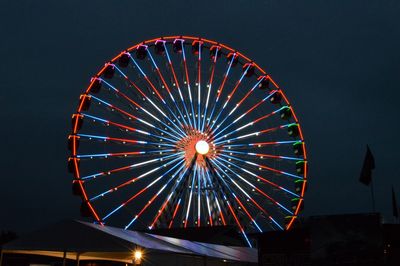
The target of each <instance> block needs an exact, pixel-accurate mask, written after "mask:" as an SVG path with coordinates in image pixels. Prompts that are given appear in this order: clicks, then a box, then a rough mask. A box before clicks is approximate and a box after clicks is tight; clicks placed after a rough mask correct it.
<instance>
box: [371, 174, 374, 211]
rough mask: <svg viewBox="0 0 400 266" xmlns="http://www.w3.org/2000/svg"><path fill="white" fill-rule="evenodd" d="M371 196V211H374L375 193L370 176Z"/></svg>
mask: <svg viewBox="0 0 400 266" xmlns="http://www.w3.org/2000/svg"><path fill="white" fill-rule="evenodd" d="M371 198H372V212H375V194H374V181H373V180H372V178H371Z"/></svg>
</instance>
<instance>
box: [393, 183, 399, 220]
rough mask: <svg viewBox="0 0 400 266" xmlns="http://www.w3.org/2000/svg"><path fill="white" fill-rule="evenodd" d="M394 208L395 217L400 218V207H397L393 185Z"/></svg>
mask: <svg viewBox="0 0 400 266" xmlns="http://www.w3.org/2000/svg"><path fill="white" fill-rule="evenodd" d="M392 209H393V217H396V218H399V209H398V208H397V202H396V195H395V194H394V188H393V187H392Z"/></svg>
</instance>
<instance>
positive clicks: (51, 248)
mask: <svg viewBox="0 0 400 266" xmlns="http://www.w3.org/2000/svg"><path fill="white" fill-rule="evenodd" d="M136 250H141V252H142V253H143V259H142V260H141V264H142V265H156V264H160V263H159V262H160V261H162V263H163V265H164V266H166V265H186V264H190V265H193V266H194V265H219V264H222V263H223V264H226V263H231V264H234V265H247V264H249V263H257V260H258V258H257V250H256V249H253V248H247V247H233V246H223V245H216V244H209V243H202V242H196V241H189V240H184V239H177V238H172V237H166V236H160V235H155V234H150V233H144V232H138V231H130V230H123V229H120V228H115V227H110V226H101V225H97V224H91V223H87V222H82V221H63V222H60V223H57V224H53V225H50V226H48V227H45V228H43V229H41V230H38V231H36V232H33V233H31V234H28V235H26V236H23V237H21V238H18V239H16V240H14V241H12V242H9V243H7V244H5V245H4V246H3V249H2V253H5V254H33V255H44V256H51V257H58V258H63V260H64V261H65V259H72V260H76V262H77V265H79V261H82V260H110V261H119V262H125V263H132V261H133V254H134V251H136ZM0 265H1V262H0Z"/></svg>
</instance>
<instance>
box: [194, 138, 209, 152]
mask: <svg viewBox="0 0 400 266" xmlns="http://www.w3.org/2000/svg"><path fill="white" fill-rule="evenodd" d="M209 149H210V146H209V145H208V143H207V142H205V141H204V140H199V141H198V142H197V143H196V151H197V153H199V154H201V155H204V154H207V153H208V151H209Z"/></svg>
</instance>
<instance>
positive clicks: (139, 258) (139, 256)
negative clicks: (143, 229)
mask: <svg viewBox="0 0 400 266" xmlns="http://www.w3.org/2000/svg"><path fill="white" fill-rule="evenodd" d="M142 256H143V253H142V251H140V250H135V252H134V253H133V259H134V263H135V264H136V265H137V264H140V263H141V261H142Z"/></svg>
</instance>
